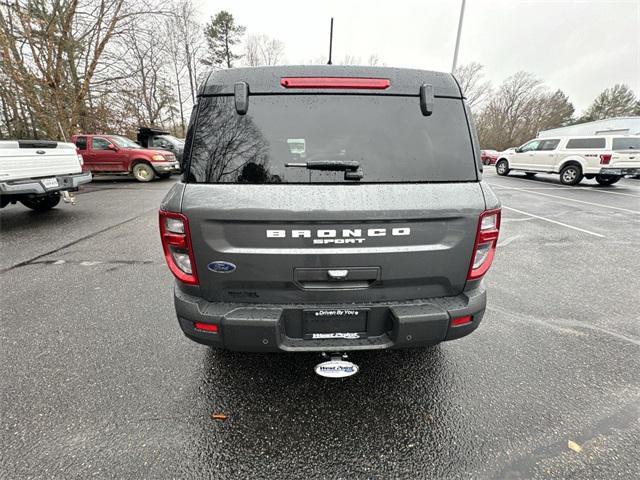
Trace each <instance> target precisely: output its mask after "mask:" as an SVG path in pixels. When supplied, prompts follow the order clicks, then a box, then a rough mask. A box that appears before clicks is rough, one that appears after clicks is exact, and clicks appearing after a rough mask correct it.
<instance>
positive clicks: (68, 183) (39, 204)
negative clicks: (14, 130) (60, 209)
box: [0, 140, 91, 211]
mask: <svg viewBox="0 0 640 480" xmlns="http://www.w3.org/2000/svg"><path fill="white" fill-rule="evenodd" d="M82 164H83V162H82V156H81V155H79V154H78V152H77V150H76V146H75V145H74V144H72V143H62V142H55V141H48V140H3V141H0V208H3V207H5V206H7V205H9V204H15V203H16V202H20V203H22V204H23V205H24V206H25V207H28V208H31V209H32V210H36V211H45V210H49V209H51V208H53V207H55V206H56V205H57V204H58V203H60V198H61V196H62V197H64V198H65V200H69V201H70V200H71V197H70V195H69V192H74V191H77V190H78V187H79V186H80V185H82V184H84V183H89V182H90V181H91V172H83V171H82Z"/></svg>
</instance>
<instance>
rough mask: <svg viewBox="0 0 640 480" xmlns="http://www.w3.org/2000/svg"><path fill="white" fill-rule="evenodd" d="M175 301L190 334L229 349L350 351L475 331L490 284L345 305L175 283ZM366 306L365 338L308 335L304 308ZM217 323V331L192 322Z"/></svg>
mask: <svg viewBox="0 0 640 480" xmlns="http://www.w3.org/2000/svg"><path fill="white" fill-rule="evenodd" d="M174 297H175V307H176V313H177V315H178V321H179V323H180V327H181V328H182V331H183V332H184V334H185V335H186V336H187V337H189V338H190V339H191V340H194V341H196V342H199V343H203V344H205V345H212V346H215V347H219V348H224V349H227V350H238V351H249V352H279V351H286V352H314V351H338V350H339V351H352V350H375V349H387V348H411V347H423V346H428V345H434V344H437V343H440V342H442V341H445V340H453V339H456V338H460V337H464V336H465V335H468V334H469V333H471V332H473V331H474V330H475V329H476V328H477V327H478V325H479V324H480V322H481V321H482V317H483V315H484V310H485V307H486V290H485V288H484V284H483V283H482V282H481V283H480V284H479V286H478V287H477V288H475V289H474V290H470V291H467V292H464V293H462V294H460V295H458V296H455V297H441V298H431V299H425V300H414V301H405V302H387V303H369V304H347V305H324V304H323V305H306V304H305V305H271V304H269V305H266V304H264V305H261V304H247V303H245V304H241V303H212V302H207V301H206V300H203V299H202V298H198V297H194V296H191V295H188V294H186V293H184V292H183V291H181V290H180V289H179V288H178V287H177V286H176V288H175V295H174ZM314 308H315V309H328V308H332V309H335V308H350V309H367V310H368V311H369V320H368V327H367V334H368V336H367V338H358V339H322V340H306V339H303V338H302V333H301V332H302V312H303V311H304V310H308V309H314ZM467 315H470V316H472V321H471V323H468V324H465V325H461V326H456V327H450V326H449V324H450V321H451V319H452V318H457V317H464V316H467ZM195 322H202V323H209V324H216V325H217V326H218V332H217V333H209V332H205V331H202V330H198V329H196V328H195V327H194V323H195Z"/></svg>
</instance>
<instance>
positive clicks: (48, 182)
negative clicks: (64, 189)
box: [41, 177, 60, 189]
mask: <svg viewBox="0 0 640 480" xmlns="http://www.w3.org/2000/svg"><path fill="white" fill-rule="evenodd" d="M41 182H42V186H43V187H44V188H47V189H49V188H58V187H59V186H60V185H59V183H58V179H57V178H55V177H54V178H43V179H42V180H41Z"/></svg>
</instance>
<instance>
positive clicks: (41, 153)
mask: <svg viewBox="0 0 640 480" xmlns="http://www.w3.org/2000/svg"><path fill="white" fill-rule="evenodd" d="M36 153H37V154H38V155H44V154H45V153H47V152H45V151H44V150H36Z"/></svg>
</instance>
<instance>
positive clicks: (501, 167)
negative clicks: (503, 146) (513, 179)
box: [496, 160, 509, 177]
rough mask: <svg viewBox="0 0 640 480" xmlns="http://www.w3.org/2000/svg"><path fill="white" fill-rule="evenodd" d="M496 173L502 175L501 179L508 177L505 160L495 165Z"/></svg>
mask: <svg viewBox="0 0 640 480" xmlns="http://www.w3.org/2000/svg"><path fill="white" fill-rule="evenodd" d="M496 173H497V174H498V175H502V176H503V177H505V176H507V175H509V164H508V163H507V161H506V160H500V161H499V162H498V163H496Z"/></svg>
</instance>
